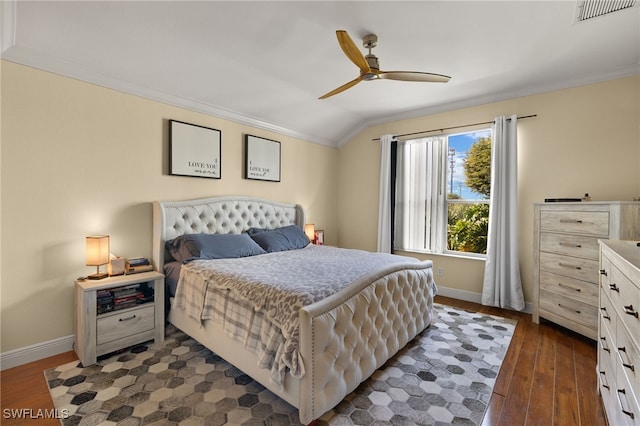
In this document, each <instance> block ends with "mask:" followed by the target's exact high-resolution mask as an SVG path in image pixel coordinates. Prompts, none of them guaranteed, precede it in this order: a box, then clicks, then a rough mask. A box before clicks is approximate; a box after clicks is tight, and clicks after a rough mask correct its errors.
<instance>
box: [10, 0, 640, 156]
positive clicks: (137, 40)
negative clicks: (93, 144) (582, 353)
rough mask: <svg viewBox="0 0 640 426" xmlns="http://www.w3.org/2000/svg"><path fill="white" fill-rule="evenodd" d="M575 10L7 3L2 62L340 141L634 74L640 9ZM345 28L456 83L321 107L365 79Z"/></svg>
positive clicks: (362, 91) (385, 65) (368, 92)
mask: <svg viewBox="0 0 640 426" xmlns="http://www.w3.org/2000/svg"><path fill="white" fill-rule="evenodd" d="M576 14H577V2H576V1H575V0H573V1H563V0H555V1H477V0H476V1H409V2H400V1H388V2H381V1H356V2H348V1H335V2H329V1H320V2H310V1H302V2H290V1H283V2H275V1H258V2H245V1H233V2H232V1H228V2H222V1H196V2H184V1H158V2H151V1H142V2H97V1H78V2H73V1H64V2H58V1H44V2H35V1H18V2H15V1H3V3H2V24H3V28H2V36H3V37H2V57H3V58H4V59H6V60H9V61H13V62H17V63H21V64H25V65H29V66H33V67H35V68H40V69H44V70H48V71H52V72H56V73H60V74H63V75H67V76H70V77H74V78H78V79H81V80H85V81H89V82H93V83H96V84H99V85H103V86H107V87H111V88H114V89H118V90H122V91H124V92H128V93H132V94H136V95H140V96H144V97H147V98H150V99H155V100H159V101H162V102H167V103H171V104H175V105H178V106H181V107H186V108H190V109H193V110H197V111H201V112H205V113H208V114H212V115H215V116H219V117H222V118H226V119H230V120H234V121H238V122H242V123H248V124H251V125H253V126H257V127H260V128H265V129H268V130H273V131H277V132H280V133H282V134H284V135H290V136H294V137H298V138H302V139H305V140H309V141H312V142H316V143H321V144H325V145H329V146H340V144H342V143H344V142H345V141H346V140H348V139H349V138H350V137H352V136H354V135H355V134H356V133H357V132H358V131H360V130H362V129H363V128H365V127H366V126H369V125H372V124H375V123H381V122H385V121H392V120H397V119H400V118H405V117H414V116H419V115H424V114H427V113H434V112H439V111H445V110H450V109H453V108H460V107H465V106H471V105H477V104H481V103H487V102H492V101H497V100H502V99H509V98H513V97H517V96H522V95H528V94H533V93H540V92H543V91H548V90H555V89H559V88H564V87H570V86H576V85H580V84H586V83H592V82H596V81H602V80H607V79H611V78H617V77H623V76H628V75H634V74H638V73H640V8H639V7H633V8H631V9H626V10H622V11H618V12H615V13H612V14H610V15H607V16H604V17H599V18H595V19H591V20H588V21H584V22H580V23H576V20H575V16H576ZM338 29H343V30H347V31H348V33H349V34H350V35H351V37H352V38H353V39H354V42H355V43H356V44H357V45H358V47H360V46H361V45H362V42H361V39H362V37H363V36H364V35H366V34H368V33H375V34H377V35H378V47H376V48H375V49H374V50H373V53H374V54H376V55H377V56H378V58H379V59H380V67H381V69H383V70H387V71H390V70H402V71H423V72H433V73H439V74H446V75H450V76H452V79H451V81H450V82H449V83H446V84H442V83H417V82H400V81H390V80H378V81H370V82H362V83H360V84H358V85H356V86H355V87H353V88H351V89H349V90H347V91H346V92H343V93H341V94H338V95H336V96H334V97H331V98H328V99H326V100H318V97H319V96H321V95H323V94H325V93H326V92H328V91H330V90H332V89H334V88H336V87H338V86H340V85H342V84H343V83H346V82H347V81H349V80H352V79H354V78H356V77H357V76H358V69H357V68H356V66H355V65H354V64H353V63H352V62H350V61H349V60H348V59H347V58H346V56H345V55H344V54H343V52H342V50H341V49H340V47H339V45H338V42H337V39H336V36H335V31H336V30H338ZM363 52H364V48H363ZM167 118H171V117H167ZM418 130H419V129H418Z"/></svg>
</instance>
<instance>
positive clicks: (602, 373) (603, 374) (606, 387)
mask: <svg viewBox="0 0 640 426" xmlns="http://www.w3.org/2000/svg"><path fill="white" fill-rule="evenodd" d="M600 375H601V376H606V375H607V373H605V372H604V371H600ZM602 387H603V388H605V389H607V390H609V389H611V386H609V385H605V384H604V383H602Z"/></svg>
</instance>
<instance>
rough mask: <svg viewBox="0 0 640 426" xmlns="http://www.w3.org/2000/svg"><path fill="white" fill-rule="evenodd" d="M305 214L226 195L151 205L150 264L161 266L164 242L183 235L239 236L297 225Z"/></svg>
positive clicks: (292, 207)
mask: <svg viewBox="0 0 640 426" xmlns="http://www.w3.org/2000/svg"><path fill="white" fill-rule="evenodd" d="M304 224H305V213H304V209H303V208H302V206H301V205H299V204H286V203H279V202H276V201H269V200H263V199H260V198H253V197H242V196H227V197H213V198H200V199H196V200H184V201H154V202H153V252H152V256H153V264H154V265H155V267H156V269H157V270H158V271H160V272H162V270H163V266H164V250H165V247H164V245H165V241H168V240H171V239H173V238H176V237H178V236H180V235H184V234H198V233H205V234H239V233H241V232H244V231H246V230H247V229H249V228H252V227H256V228H268V229H273V228H278V227H281V226H287V225H298V226H299V227H301V228H303V229H304Z"/></svg>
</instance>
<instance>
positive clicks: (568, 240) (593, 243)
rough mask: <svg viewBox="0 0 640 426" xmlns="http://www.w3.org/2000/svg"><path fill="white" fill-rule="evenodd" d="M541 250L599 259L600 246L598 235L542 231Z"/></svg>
mask: <svg viewBox="0 0 640 426" xmlns="http://www.w3.org/2000/svg"><path fill="white" fill-rule="evenodd" d="M540 251H545V252H547V253H556V254H563V255H567V256H573V257H581V258H584V259H593V260H598V253H599V252H600V246H599V245H598V239H597V238H596V237H585V236H582V235H569V234H555V233H552V232H541V233H540Z"/></svg>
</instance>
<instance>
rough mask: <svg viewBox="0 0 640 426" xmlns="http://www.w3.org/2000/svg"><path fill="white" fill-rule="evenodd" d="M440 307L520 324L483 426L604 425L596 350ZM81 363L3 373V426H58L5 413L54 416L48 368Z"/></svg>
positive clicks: (523, 318) (576, 338)
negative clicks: (49, 412) (41, 412)
mask: <svg viewBox="0 0 640 426" xmlns="http://www.w3.org/2000/svg"><path fill="white" fill-rule="evenodd" d="M436 301H437V302H439V303H443V304H447V305H452V306H457V307H460V308H464V309H469V310H473V311H480V312H483V313H488V314H493V315H500V316H504V317H508V318H513V319H516V320H518V326H517V327H516V331H515V334H514V336H513V339H512V341H511V345H510V347H509V351H508V352H507V355H506V357H505V360H504V363H503V365H502V369H501V370H500V374H499V376H498V379H497V382H496V385H495V388H494V390H493V395H492V397H491V402H490V405H489V409H488V411H487V415H486V416H485V419H484V423H483V426H498V425H499V426H503V425H504V426H517V425H544V426H550V425H555V426H570V425H583V426H586V425H606V420H605V418H604V412H603V409H602V404H601V402H600V397H599V396H598V393H597V392H598V391H597V382H596V370H595V366H596V344H595V342H594V341H592V340H589V339H587V338H584V337H582V336H580V335H577V334H575V333H572V332H569V331H567V330H564V329H561V328H560V327H557V326H554V325H553V324H548V323H544V324H540V325H538V324H534V323H533V322H532V321H531V315H528V314H522V313H518V312H512V311H504V310H501V309H497V308H490V307H485V306H481V305H478V304H475V303H470V302H464V301H460V300H456V299H449V298H445V297H440V296H439V297H437V299H436ZM75 359H77V358H76V356H75V354H74V353H73V352H68V353H64V354H60V355H57V356H53V357H50V358H46V359H43V360H40V361H36V362H32V363H29V364H26V365H23V366H20V367H15V368H11V369H8V370H5V371H3V372H1V373H0V387H1V390H2V392H1V399H0V407H1V408H2V410H1V417H0V423H1V424H2V425H7V426H8V425H28V424H36V425H38V426H47V425H52V426H53V425H56V426H59V425H60V422H59V420H55V419H39V420H37V421H34V420H31V419H13V418H7V417H10V416H8V415H7V414H8V413H10V412H8V411H7V409H32V410H33V412H34V413H35V412H37V410H52V409H53V404H52V402H51V398H50V397H49V391H48V389H47V385H46V383H45V380H44V375H43V371H44V370H45V369H47V368H52V367H56V366H58V365H61V364H64V363H67V362H70V361H73V360H75Z"/></svg>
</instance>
